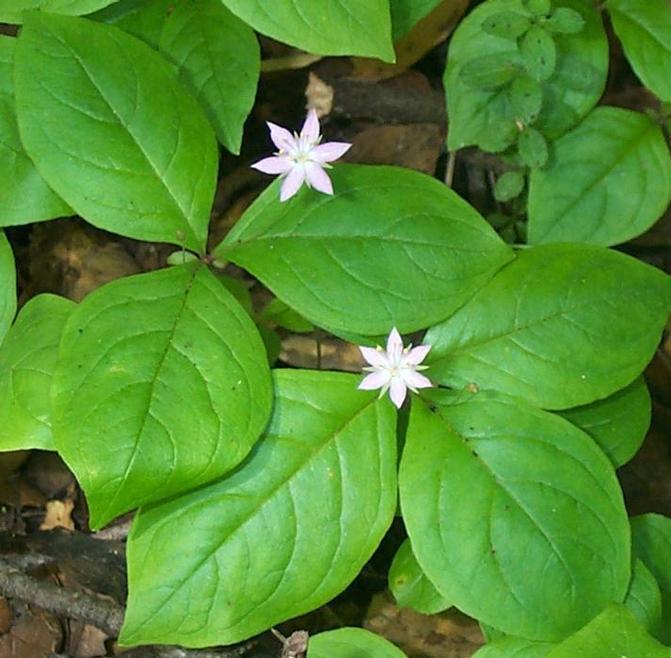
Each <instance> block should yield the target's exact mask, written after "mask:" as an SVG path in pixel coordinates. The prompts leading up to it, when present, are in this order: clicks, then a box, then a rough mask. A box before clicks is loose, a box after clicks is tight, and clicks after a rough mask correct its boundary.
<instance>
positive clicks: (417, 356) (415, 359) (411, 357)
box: [405, 345, 431, 366]
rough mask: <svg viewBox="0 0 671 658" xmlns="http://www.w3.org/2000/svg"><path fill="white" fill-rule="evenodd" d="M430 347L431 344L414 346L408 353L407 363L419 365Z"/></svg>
mask: <svg viewBox="0 0 671 658" xmlns="http://www.w3.org/2000/svg"><path fill="white" fill-rule="evenodd" d="M430 349H431V345H418V346H417V347H413V348H412V349H411V350H410V351H409V352H408V354H406V356H405V363H407V364H410V365H413V366H418V365H419V364H420V363H421V362H422V361H424V359H425V358H426V355H427V354H428V353H429V350H430Z"/></svg>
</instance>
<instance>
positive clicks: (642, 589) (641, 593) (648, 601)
mask: <svg viewBox="0 0 671 658" xmlns="http://www.w3.org/2000/svg"><path fill="white" fill-rule="evenodd" d="M624 604H625V605H626V606H627V608H629V610H631V612H632V613H633V614H634V617H636V619H638V621H639V622H640V623H641V624H642V625H643V626H644V627H645V628H646V629H647V630H648V631H649V632H650V633H652V634H653V635H656V634H657V633H658V632H659V630H660V627H661V622H662V593H661V591H660V589H659V585H658V584H657V580H656V579H655V577H654V576H653V575H652V573H651V572H650V569H648V567H646V566H645V563H644V562H643V561H642V560H639V559H638V558H637V559H635V560H634V566H633V568H632V574H631V583H630V584H629V591H628V592H627V597H626V598H625V600H624Z"/></svg>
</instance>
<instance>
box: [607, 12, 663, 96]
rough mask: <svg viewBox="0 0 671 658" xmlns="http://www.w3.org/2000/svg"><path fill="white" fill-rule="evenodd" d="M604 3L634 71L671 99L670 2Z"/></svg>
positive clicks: (644, 82) (652, 87)
mask: <svg viewBox="0 0 671 658" xmlns="http://www.w3.org/2000/svg"><path fill="white" fill-rule="evenodd" d="M606 7H607V8H608V12H609V13H610V18H611V20H612V21H613V27H614V28H615V33H616V34H617V36H618V37H619V38H620V41H621V42H622V46H623V47H624V52H625V55H626V56H627V59H628V60H629V63H630V64H631V66H632V68H633V69H634V71H636V75H638V77H639V78H640V79H641V80H642V81H643V84H645V86H646V87H648V89H650V90H651V91H653V92H654V93H655V94H657V96H659V98H661V99H662V100H663V101H665V102H667V103H671V5H669V2H668V0H645V2H641V0H608V1H607V2H606Z"/></svg>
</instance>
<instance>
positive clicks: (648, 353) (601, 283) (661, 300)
mask: <svg viewBox="0 0 671 658" xmlns="http://www.w3.org/2000/svg"><path fill="white" fill-rule="evenodd" d="M669 308H671V279H669V277H667V276H666V275H665V274H663V273H662V272H660V271H659V270H656V269H655V268H653V267H650V266H648V265H645V264H644V263H641V262H640V261H638V260H635V259H633V258H630V257H629V256H625V255H624V254H620V253H616V252H614V251H609V250H607V249H603V248H601V247H592V246H589V245H545V246H542V247H534V248H532V249H525V250H523V251H521V252H520V253H519V254H518V256H517V258H516V259H515V260H514V261H513V262H512V263H511V264H510V265H508V266H506V267H505V268H504V269H503V270H501V272H499V273H498V274H497V275H496V276H495V277H494V279H492V281H490V283H489V284H487V286H485V287H484V288H483V289H482V290H480V292H478V293H476V295H475V296H474V297H473V299H471V301H469V302H468V303H467V304H465V305H464V306H463V307H462V308H460V309H459V310H458V311H457V312H456V313H455V314H454V315H453V316H452V317H451V318H449V319H447V320H446V321H445V322H443V323H442V324H439V325H438V326H436V327H433V328H432V329H430V330H429V332H428V334H427V335H426V338H425V340H424V342H426V343H429V344H431V345H433V348H432V349H431V352H430V353H429V356H428V359H427V362H429V365H430V366H431V370H429V376H430V377H431V378H432V380H433V381H434V382H439V383H441V384H444V385H447V386H453V387H458V388H461V387H464V386H466V385H468V384H475V385H476V386H477V387H479V388H481V389H494V390H498V391H502V392H504V393H509V394H511V395H518V396H520V397H523V398H525V399H527V400H529V401H531V402H533V403H534V404H537V405H538V406H541V407H544V408H546V409H567V408H570V407H575V406H579V405H583V404H588V403H590V402H593V401H594V400H597V399H600V398H604V397H607V396H608V395H611V394H612V393H615V392H616V391H618V390H619V389H621V388H623V387H625V386H627V385H629V384H630V383H631V382H632V381H633V380H634V379H635V378H636V377H637V376H638V375H639V374H640V373H641V372H642V370H643V368H644V367H645V366H646V364H647V363H648V361H649V360H650V359H651V358H652V355H653V354H654V352H655V349H656V347H657V344H658V342H659V337H660V334H661V332H662V329H663V328H664V325H665V323H666V321H667V318H668V314H669ZM595 345H598V346H599V349H595V347H594V346H595Z"/></svg>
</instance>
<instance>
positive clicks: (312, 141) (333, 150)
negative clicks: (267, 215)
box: [252, 110, 352, 201]
mask: <svg viewBox="0 0 671 658" xmlns="http://www.w3.org/2000/svg"><path fill="white" fill-rule="evenodd" d="M267 123H268V128H269V129H270V139H271V140H272V141H273V144H275V146H276V147H277V149H278V150H277V153H275V155H272V156H270V157H267V158H263V159H262V160H259V161H258V162H255V163H254V164H253V165H252V167H253V168H254V169H257V170H258V171H262V172H263V173H264V174H279V175H280V178H283V179H284V182H283V183H282V187H281V189H280V201H286V200H287V199H290V198H291V197H292V196H294V194H296V193H297V192H298V190H299V189H300V188H301V185H303V183H305V184H306V185H307V186H308V187H314V189H315V190H318V191H319V192H323V193H324V194H333V184H332V183H331V179H330V178H329V176H328V174H327V173H326V171H325V169H328V168H330V166H329V164H328V163H329V162H333V161H334V160H337V159H338V158H340V157H342V156H343V155H345V153H346V152H347V151H348V150H349V148H350V146H352V145H351V144H347V143H346V142H326V143H325V144H320V142H321V139H322V136H321V135H320V134H319V119H318V118H317V112H315V110H310V111H309V112H308V115H307V118H306V119H305V123H304V124H303V127H302V128H301V132H300V134H296V133H294V134H293V135H292V134H291V133H290V132H289V131H288V130H287V129H286V128H282V127H281V126H278V125H276V124H274V123H270V121H268V122H267Z"/></svg>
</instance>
